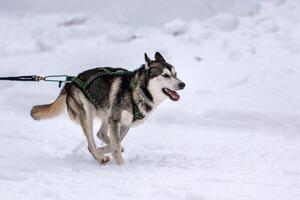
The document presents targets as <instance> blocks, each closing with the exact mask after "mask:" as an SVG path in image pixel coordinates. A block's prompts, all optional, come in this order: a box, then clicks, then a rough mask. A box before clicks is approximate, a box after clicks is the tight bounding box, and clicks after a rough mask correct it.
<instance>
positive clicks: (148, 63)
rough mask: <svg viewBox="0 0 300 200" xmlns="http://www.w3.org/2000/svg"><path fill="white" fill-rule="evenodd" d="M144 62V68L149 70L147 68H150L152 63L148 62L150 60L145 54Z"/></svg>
mask: <svg viewBox="0 0 300 200" xmlns="http://www.w3.org/2000/svg"><path fill="white" fill-rule="evenodd" d="M145 61H146V63H145V68H146V69H149V66H150V64H151V62H152V61H151V60H150V58H149V57H148V55H147V54H146V53H145Z"/></svg>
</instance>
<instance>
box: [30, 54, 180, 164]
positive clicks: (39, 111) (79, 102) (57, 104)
mask: <svg viewBox="0 0 300 200" xmlns="http://www.w3.org/2000/svg"><path fill="white" fill-rule="evenodd" d="M145 61H146V62H145V64H144V65H142V66H141V67H140V68H138V69H136V70H134V71H127V70H126V69H122V68H109V67H106V68H95V69H91V70H87V71H84V72H82V73H80V74H79V75H78V76H77V78H75V80H73V81H72V82H71V83H67V84H66V85H65V86H64V88H63V89H62V91H61V93H60V95H59V96H58V98H57V99H56V101H54V102H53V103H52V104H48V105H37V106H34V107H33V108H32V110H31V116H32V117H33V118H34V119H35V120H41V119H46V118H51V117H55V116H57V115H58V114H60V113H61V112H62V111H63V110H64V108H65V105H66V106H67V110H68V113H69V116H70V118H71V119H72V120H74V121H75V122H77V123H79V124H80V125H81V127H82V129H83V132H84V134H85V136H86V138H87V142H88V150H89V151H90V153H91V154H92V156H93V157H94V158H95V159H96V160H97V161H98V162H100V163H106V162H108V161H109V160H110V159H109V157H108V156H105V154H107V153H110V152H111V153H112V155H113V157H114V159H115V161H116V163H117V164H123V163H124V159H123V157H122V152H123V148H122V147H121V141H122V139H123V138H124V136H125V135H126V133H127V132H128V130H129V129H130V128H131V127H132V126H134V125H136V124H140V123H142V122H144V121H145V120H146V119H147V118H148V117H149V116H150V114H151V113H152V112H153V111H154V110H155V109H156V108H157V107H158V105H159V104H160V103H161V102H162V101H163V100H164V99H166V98H167V97H168V98H170V99H171V100H173V101H177V100H179V98H180V96H179V95H178V94H177V92H176V91H177V90H182V89H183V88H184V87H185V84H184V82H182V81H181V80H179V79H178V78H177V73H176V71H175V69H174V67H173V66H172V65H170V64H168V63H167V62H166V61H165V59H164V58H163V57H162V56H161V54H160V53H158V52H156V54H155V60H150V59H149V57H148V56H147V54H145ZM96 117H98V118H100V119H101V122H102V126H101V128H100V130H99V131H98V133H97V136H98V138H99V139H100V140H102V141H103V142H104V143H105V144H106V145H105V146H104V147H99V148H97V147H96V144H95V141H94V136H93V119H94V118H96Z"/></svg>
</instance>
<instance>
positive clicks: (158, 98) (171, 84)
mask: <svg viewBox="0 0 300 200" xmlns="http://www.w3.org/2000/svg"><path fill="white" fill-rule="evenodd" d="M164 76H168V77H164ZM180 82H181V81H180V80H179V79H177V78H176V71H175V69H174V68H172V72H170V71H169V70H168V69H164V70H163V73H162V74H161V75H159V76H156V77H154V78H152V79H151V80H150V81H149V87H148V89H149V91H150V92H151V94H152V96H153V100H154V103H155V104H159V103H161V102H162V101H163V100H165V99H166V98H167V96H166V95H165V94H164V93H163V91H162V90H163V88H167V89H170V90H174V91H176V90H179V89H180V88H179V86H178V84H179V83H180Z"/></svg>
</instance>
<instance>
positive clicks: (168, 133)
mask: <svg viewBox="0 0 300 200" xmlns="http://www.w3.org/2000/svg"><path fill="white" fill-rule="evenodd" d="M257 5H259V7H260V8H259V11H258V13H256V14H251V16H249V15H248V16H244V17H240V15H237V14H236V13H237V12H238V11H239V12H241V11H242V10H241V9H240V8H241V7H238V8H236V10H235V11H236V12H226V13H225V12H223V13H217V14H216V15H214V16H212V17H210V18H208V19H206V20H205V21H198V20H184V19H174V20H172V21H169V22H167V23H165V24H164V25H157V26H152V27H150V26H142V25H139V26H136V25H128V24H127V25H125V24H119V23H112V22H107V21H106V20H102V19H101V16H99V15H93V14H85V13H80V14H76V13H64V14H57V13H56V14H54V13H47V14H45V13H44V14H42V13H36V12H35V13H30V14H29V13H27V14H24V13H23V14H20V13H17V14H10V13H2V14H1V15H0V75H1V76H6V75H27V74H39V75H52V74H70V75H76V74H77V73H79V72H81V71H83V70H85V69H88V68H92V67H96V66H107V65H110V66H117V67H126V68H129V69H134V68H137V67H138V66H139V65H140V64H142V63H143V53H144V52H147V53H148V55H152V56H153V54H154V52H155V51H159V52H161V53H162V54H163V55H164V56H165V58H166V59H167V61H169V62H170V63H172V64H173V65H174V66H175V67H176V69H177V71H178V75H179V77H180V78H181V79H182V80H184V81H185V82H186V84H187V87H186V89H185V90H184V91H182V92H181V100H180V101H179V102H176V103H174V102H170V101H169V100H166V101H165V102H164V103H163V104H162V105H161V106H160V107H159V108H158V110H157V111H156V112H155V113H154V115H153V116H152V117H151V119H150V120H149V121H148V122H146V123H145V124H144V125H142V126H139V127H137V128H135V129H132V130H131V131H130V133H129V134H128V135H127V137H126V138H125V140H124V147H125V152H124V157H125V160H126V164H125V165H123V166H117V165H116V164H115V163H114V161H112V162H110V163H109V164H107V165H105V166H99V165H98V164H97V163H96V162H95V161H94V160H93V158H92V157H91V156H90V155H89V153H88V151H87V149H86V142H85V139H84V135H83V133H82V132H81V130H80V128H79V127H78V126H77V125H75V124H73V123H72V122H71V121H69V120H68V116H67V114H64V115H62V116H60V117H58V118H56V119H52V120H49V121H42V122H36V121H33V120H32V119H31V118H30V116H29V112H30V109H31V106H32V105H35V104H40V103H47V102H51V101H53V100H54V99H55V98H56V97H57V95H58V93H59V89H58V88H57V85H56V84H51V83H17V82H0V91H1V97H0V119H1V122H0V199H1V200H2V199H5V200H16V199H25V200H35V199H36V200H40V199H63V200H65V199H66V200H69V199H72V200H77V199H78V200H81V199H90V200H93V199H111V200H115V199H155V200H156V199H162V200H168V199H179V200H235V199H236V200H253V199H255V200H258V199H263V200H270V199H276V200H283V199H284V200H294V199H299V198H300V156H299V155H300V135H299V133H300V92H299V91H300V68H299V67H300V17H299V13H300V3H299V1H298V0H268V1H267V0H264V1H260V2H259V3H257ZM257 5H255V6H257ZM98 126H99V124H96V127H95V129H96V128H97V127H98ZM99 145H101V143H100V142H99Z"/></svg>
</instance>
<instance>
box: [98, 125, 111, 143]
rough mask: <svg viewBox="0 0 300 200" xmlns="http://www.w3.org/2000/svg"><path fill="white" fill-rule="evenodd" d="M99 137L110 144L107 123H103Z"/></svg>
mask: <svg viewBox="0 0 300 200" xmlns="http://www.w3.org/2000/svg"><path fill="white" fill-rule="evenodd" d="M97 137H98V138H99V139H100V140H101V141H102V142H104V143H105V144H109V137H108V124H107V123H106V122H103V123H102V125H101V128H100V130H99V131H98V133H97Z"/></svg>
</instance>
